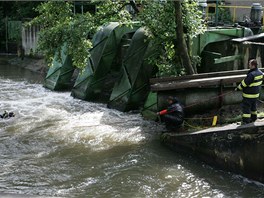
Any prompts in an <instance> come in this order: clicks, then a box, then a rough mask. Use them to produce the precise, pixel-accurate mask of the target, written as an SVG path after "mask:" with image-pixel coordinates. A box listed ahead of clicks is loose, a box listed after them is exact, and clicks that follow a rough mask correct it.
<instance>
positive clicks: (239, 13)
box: [225, 0, 264, 22]
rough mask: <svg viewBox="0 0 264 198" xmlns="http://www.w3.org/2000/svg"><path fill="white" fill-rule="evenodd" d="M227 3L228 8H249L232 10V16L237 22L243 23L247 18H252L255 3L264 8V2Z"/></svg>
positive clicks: (240, 0)
mask: <svg viewBox="0 0 264 198" xmlns="http://www.w3.org/2000/svg"><path fill="white" fill-rule="evenodd" d="M225 2H226V5H228V6H243V7H249V8H236V9H233V8H230V12H231V16H232V17H233V16H234V15H235V16H234V17H235V18H234V19H235V22H238V21H243V20H245V19H246V17H248V18H250V9H251V5H252V4H253V3H260V4H261V5H262V6H264V1H263V0H226V1H225Z"/></svg>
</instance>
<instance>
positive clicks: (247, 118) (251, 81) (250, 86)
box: [235, 59, 263, 124]
mask: <svg viewBox="0 0 264 198" xmlns="http://www.w3.org/2000/svg"><path fill="white" fill-rule="evenodd" d="M248 65H249V69H250V70H249V71H248V74H247V77H246V78H245V79H244V80H242V81H241V83H240V84H239V85H238V87H237V88H236V89H235V90H241V91H242V92H243V94H242V96H243V102H242V111H243V114H242V124H248V123H250V122H255V121H256V119H257V99H258V98H259V92H260V88H261V84H262V81H263V73H262V72H261V71H260V70H259V69H258V63H257V60H256V59H251V60H250V61H249V64H248Z"/></svg>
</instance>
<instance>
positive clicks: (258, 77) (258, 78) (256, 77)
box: [254, 75, 263, 80]
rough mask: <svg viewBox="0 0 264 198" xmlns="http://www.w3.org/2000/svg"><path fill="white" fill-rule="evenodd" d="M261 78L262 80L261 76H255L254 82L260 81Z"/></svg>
mask: <svg viewBox="0 0 264 198" xmlns="http://www.w3.org/2000/svg"><path fill="white" fill-rule="evenodd" d="M262 78H263V75H260V76H255V77H254V80H260V79H262Z"/></svg>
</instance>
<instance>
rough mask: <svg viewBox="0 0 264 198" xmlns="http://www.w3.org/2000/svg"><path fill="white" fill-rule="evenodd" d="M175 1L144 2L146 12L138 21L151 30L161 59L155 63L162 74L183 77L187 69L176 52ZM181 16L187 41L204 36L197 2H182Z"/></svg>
mask: <svg viewBox="0 0 264 198" xmlns="http://www.w3.org/2000/svg"><path fill="white" fill-rule="evenodd" d="M173 3H174V2H173V1H162V2H161V1H151V0H146V1H143V4H144V6H143V12H141V13H140V15H139V18H140V20H141V21H142V24H143V25H144V26H146V27H147V28H148V30H149V33H148V36H149V38H150V39H152V40H153V42H154V43H155V44H156V45H157V46H158V48H159V50H160V56H159V58H158V59H155V60H152V62H153V63H155V64H156V65H157V66H158V67H159V71H160V73H159V75H162V76H164V75H166V76H168V75H182V74H184V68H182V67H181V64H180V61H179V58H178V55H179V53H177V51H176V46H175V43H177V41H176V26H177V24H176V23H175V12H178V10H175V9H174V6H173ZM182 10H183V11H182V13H183V23H184V29H185V30H186V32H185V36H186V39H192V38H193V37H195V36H197V35H198V34H201V33H202V32H203V31H204V30H205V27H204V25H203V20H202V13H201V11H199V9H198V4H197V2H196V1H188V0H183V1H182Z"/></svg>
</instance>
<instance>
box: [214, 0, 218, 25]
mask: <svg viewBox="0 0 264 198" xmlns="http://www.w3.org/2000/svg"><path fill="white" fill-rule="evenodd" d="M215 3H216V6H215V25H216V26H217V25H218V0H216V2H215Z"/></svg>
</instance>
